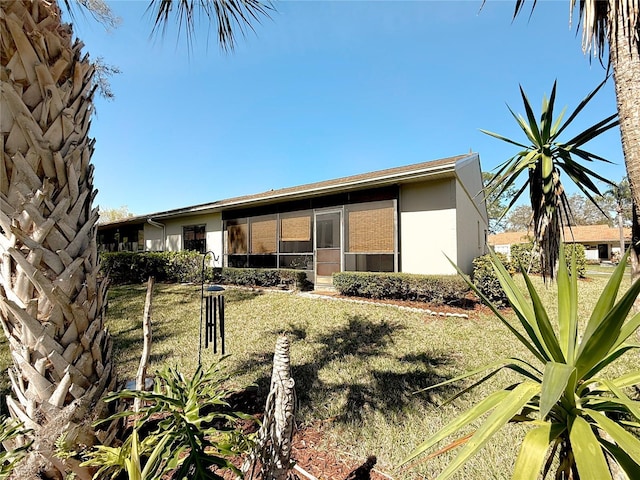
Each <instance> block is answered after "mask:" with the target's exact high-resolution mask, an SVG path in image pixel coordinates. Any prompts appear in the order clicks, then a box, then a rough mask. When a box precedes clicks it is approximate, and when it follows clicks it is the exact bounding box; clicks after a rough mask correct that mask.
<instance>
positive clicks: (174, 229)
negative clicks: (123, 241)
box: [145, 213, 222, 258]
mask: <svg viewBox="0 0 640 480" xmlns="http://www.w3.org/2000/svg"><path fill="white" fill-rule="evenodd" d="M155 222H157V223H160V224H162V225H164V229H163V228H158V227H155V226H153V225H146V226H145V245H146V249H147V250H166V251H169V252H177V251H180V250H182V247H183V241H182V228H183V227H185V226H190V225H204V226H205V232H206V238H207V250H208V251H212V252H214V253H215V255H216V257H218V258H222V215H221V214H220V213H211V214H205V215H193V216H190V217H179V218H174V219H168V220H165V221H163V220H161V219H158V220H155ZM163 236H164V242H163ZM163 243H164V245H163ZM157 247H160V248H157Z"/></svg>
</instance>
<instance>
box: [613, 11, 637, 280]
mask: <svg viewBox="0 0 640 480" xmlns="http://www.w3.org/2000/svg"><path fill="white" fill-rule="evenodd" d="M610 1H611V0H610ZM628 3H629V4H630V5H629V8H633V7H632V6H631V2H628ZM610 5H611V4H610ZM636 8H637V7H636ZM613 12H615V13H613ZM639 13H640V12H636V15H637V14H639ZM608 22H609V25H608V29H607V30H608V34H609V57H610V60H611V65H612V66H613V77H614V80H615V86H616V100H617V104H618V117H619V120H620V134H621V136H622V150H623V152H624V159H625V164H626V167H627V174H628V176H629V184H630V186H631V193H632V196H633V203H634V212H635V214H636V215H634V219H635V220H634V228H633V232H634V233H633V234H634V237H633V240H632V244H633V249H632V259H631V260H632V262H631V263H632V272H631V279H632V281H635V280H637V279H638V278H640V244H639V243H638V242H639V241H640V237H637V236H636V234H637V233H640V225H638V224H637V219H638V218H640V212H639V211H638V208H639V207H640V102H638V99H639V98H640V46H639V45H638V38H637V36H636V35H637V32H633V31H629V30H630V27H629V26H628V24H627V22H625V21H624V19H623V9H622V7H620V8H618V9H615V10H611V6H610V14H609V17H608ZM636 28H637V27H636Z"/></svg>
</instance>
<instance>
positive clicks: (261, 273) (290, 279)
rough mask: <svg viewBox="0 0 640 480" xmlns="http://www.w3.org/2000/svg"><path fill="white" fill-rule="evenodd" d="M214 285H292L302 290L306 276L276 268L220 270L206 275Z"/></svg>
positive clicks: (297, 271)
mask: <svg viewBox="0 0 640 480" xmlns="http://www.w3.org/2000/svg"><path fill="white" fill-rule="evenodd" d="M207 277H208V278H209V279H212V281H214V282H216V283H223V284H226V285H241V286H248V287H279V286H281V285H293V286H294V287H295V288H298V289H303V288H305V287H306V286H307V284H308V281H307V274H306V272H304V271H302V270H291V269H277V268H226V267H225V268H222V269H216V270H215V272H214V273H213V274H209V275H207Z"/></svg>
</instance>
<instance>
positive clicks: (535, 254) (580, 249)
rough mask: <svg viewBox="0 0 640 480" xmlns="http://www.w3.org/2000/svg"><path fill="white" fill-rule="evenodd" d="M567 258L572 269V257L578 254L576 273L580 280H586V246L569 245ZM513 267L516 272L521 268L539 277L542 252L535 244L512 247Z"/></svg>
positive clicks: (565, 247)
mask: <svg viewBox="0 0 640 480" xmlns="http://www.w3.org/2000/svg"><path fill="white" fill-rule="evenodd" d="M564 249H565V252H566V258H567V262H568V263H567V266H568V267H569V268H571V255H572V252H573V251H574V250H575V252H576V273H577V274H578V276H579V277H580V278H584V277H585V275H586V273H587V258H586V255H585V253H584V245H581V244H579V243H569V244H565V245H564ZM511 265H512V266H513V267H514V268H515V271H520V267H521V266H522V268H523V269H524V270H525V271H526V272H527V273H528V274H529V275H534V274H535V275H537V274H540V273H541V270H540V251H539V249H538V247H536V246H534V244H533V243H531V242H529V243H520V244H516V245H511Z"/></svg>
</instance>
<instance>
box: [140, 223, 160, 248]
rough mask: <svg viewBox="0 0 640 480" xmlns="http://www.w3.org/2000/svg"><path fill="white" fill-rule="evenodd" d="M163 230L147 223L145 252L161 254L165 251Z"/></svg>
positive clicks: (145, 228) (145, 227)
mask: <svg viewBox="0 0 640 480" xmlns="http://www.w3.org/2000/svg"><path fill="white" fill-rule="evenodd" d="M163 236H164V235H163V229H162V228H160V227H156V226H155V225H151V224H149V223H145V225H144V251H145V252H160V251H162V250H164V242H163Z"/></svg>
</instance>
